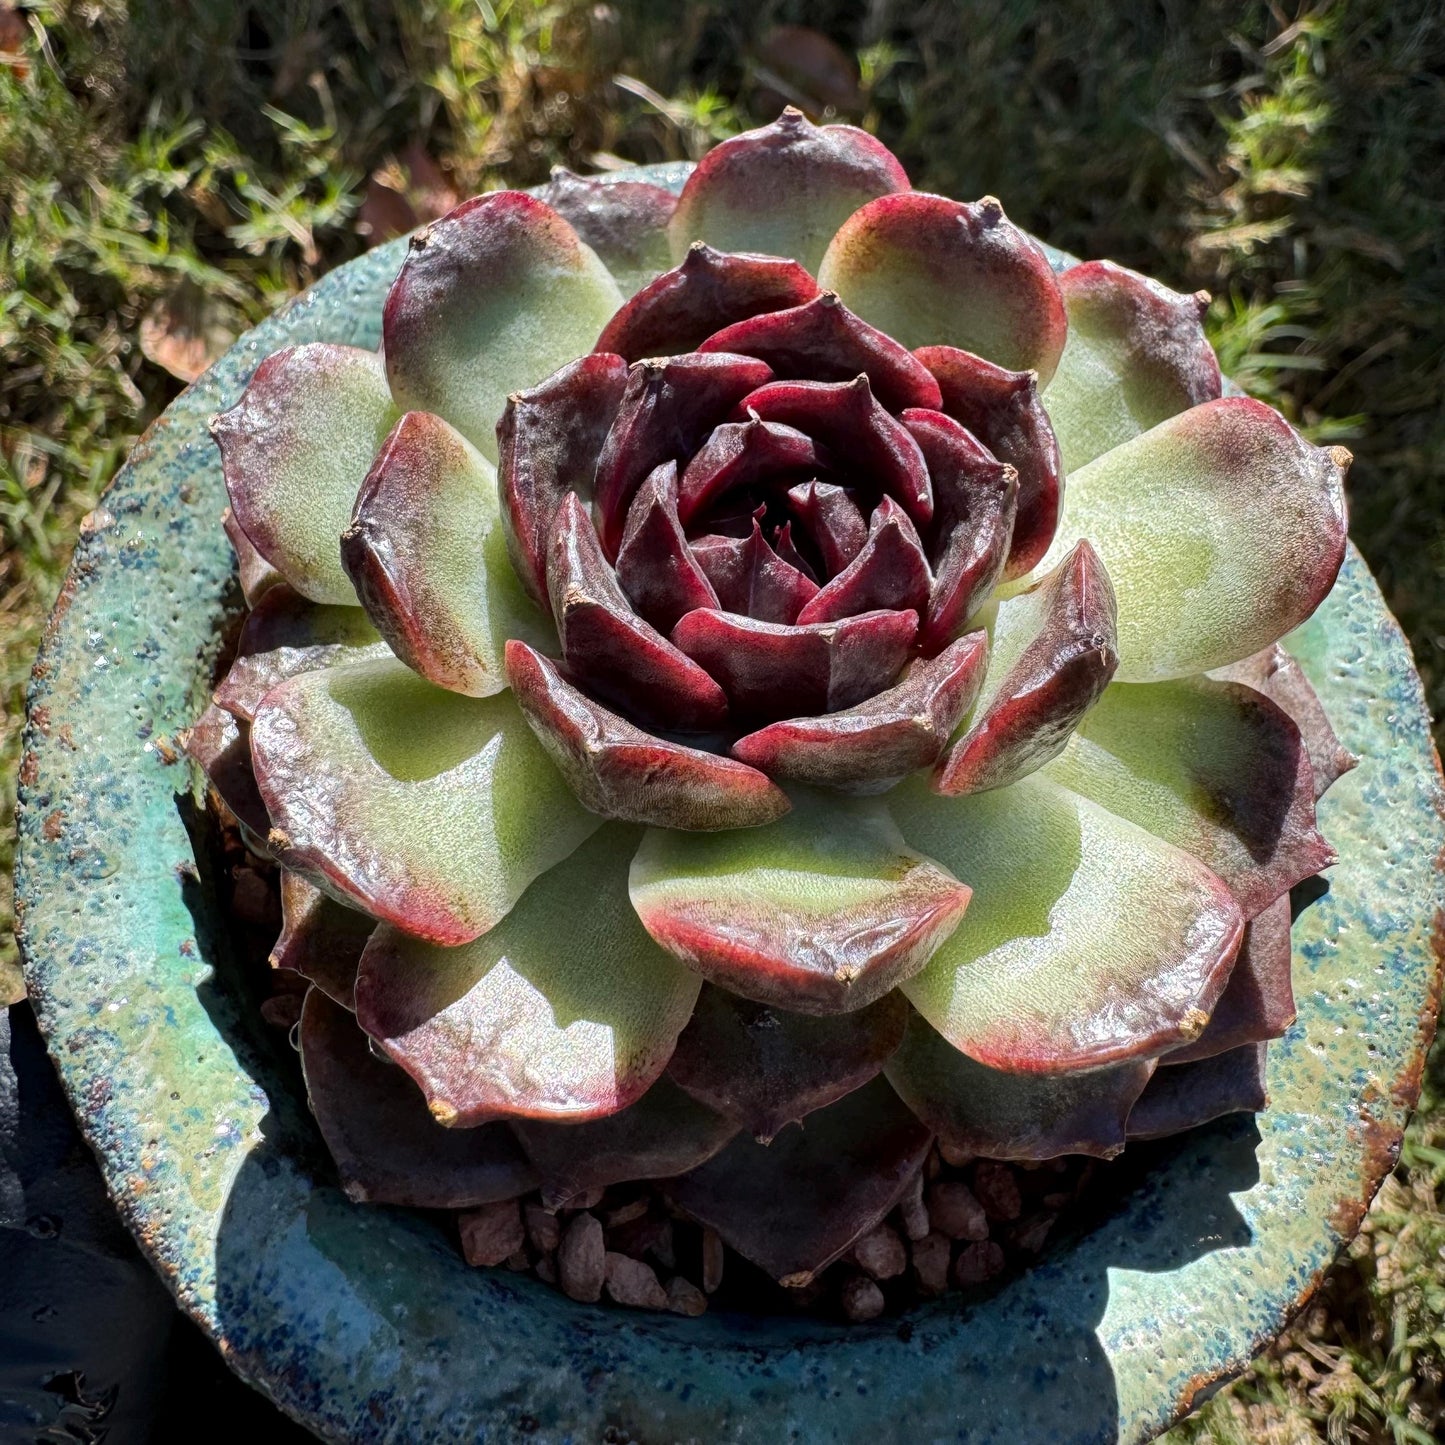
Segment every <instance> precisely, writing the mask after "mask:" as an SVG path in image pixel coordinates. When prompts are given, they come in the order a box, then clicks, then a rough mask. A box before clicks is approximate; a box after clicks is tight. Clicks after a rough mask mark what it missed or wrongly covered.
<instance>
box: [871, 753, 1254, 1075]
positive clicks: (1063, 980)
mask: <svg viewBox="0 0 1445 1445" xmlns="http://www.w3.org/2000/svg"><path fill="white" fill-rule="evenodd" d="M889 806H890V808H891V810H892V812H893V814H894V816H895V817H896V818H897V819H898V823H899V826H900V827H901V829H902V831H903V833H904V835H905V836H906V837H907V838H908V839H909V840H910V841H911V842H912V843H913V844H914V845H915V846H917V847H921V848H925V849H927V850H928V851H929V853H930V854H932V855H933V856H935V857H937V858H938V859H939V860H940V861H941V862H942V863H943V865H944V866H945V867H946V868H948V869H950V870H951V871H952V872H953V873H954V874H955V875H956V876H957V877H959V878H961V879H963V880H964V882H966V883H968V884H969V885H970V886H971V887H972V888H973V890H974V895H973V902H972V904H971V905H970V907H969V910H968V912H967V913H966V914H965V915H964V918H963V921H962V922H961V923H960V924H959V925H958V927H957V928H956V929H955V930H954V932H953V935H952V937H951V938H949V939H948V941H947V942H946V943H944V944H943V945H942V947H940V948H939V950H938V951H937V953H935V954H934V956H933V959H932V961H931V962H930V963H929V964H928V966H927V967H926V968H925V969H924V970H923V971H922V972H921V973H919V974H918V975H916V976H915V977H914V978H911V979H908V980H906V981H905V982H904V983H903V984H902V988H903V992H904V993H905V994H906V995H907V996H908V998H909V1000H910V1001H911V1002H912V1004H913V1006H914V1007H915V1008H916V1009H917V1010H918V1012H919V1013H921V1014H922V1015H923V1017H924V1018H925V1019H927V1020H928V1022H929V1023H930V1024H932V1025H933V1027H934V1028H935V1029H937V1030H938V1031H939V1032H940V1033H941V1034H943V1036H944V1037H945V1038H946V1039H948V1040H949V1042H950V1043H952V1044H953V1045H954V1047H955V1048H958V1049H962V1050H963V1052H964V1053H966V1054H968V1055H970V1056H971V1057H972V1058H975V1059H977V1060H978V1061H979V1062H980V1063H985V1064H988V1065H989V1066H990V1067H992V1068H998V1069H1014V1070H1019V1071H1023V1072H1044V1073H1047V1072H1053V1071H1062V1070H1067V1069H1076V1068H1086V1067H1090V1066H1093V1065H1099V1064H1106V1063H1112V1062H1115V1061H1117V1060H1121V1059H1125V1058H1132V1057H1139V1056H1143V1055H1147V1054H1150V1053H1158V1052H1160V1051H1161V1050H1162V1049H1165V1048H1168V1047H1169V1046H1171V1045H1172V1044H1177V1043H1183V1042H1188V1041H1189V1040H1191V1039H1193V1038H1195V1037H1196V1036H1197V1035H1198V1034H1199V1032H1200V1030H1201V1029H1202V1028H1203V1027H1204V1024H1205V1023H1206V1022H1207V1020H1208V1014H1209V1010H1210V1009H1212V1008H1213V1006H1214V1000H1215V998H1216V997H1217V996H1218V994H1219V992H1220V991H1221V990H1222V989H1223V987H1224V984H1225V982H1226V980H1227V978H1228V973H1229V966H1230V964H1231V963H1232V961H1233V958H1234V955H1235V952H1236V951H1237V949H1238V947H1239V942H1240V938H1241V936H1242V933H1243V928H1244V920H1243V917H1242V915H1241V913H1240V910H1239V907H1238V905H1237V904H1236V903H1235V902H1234V900H1233V898H1232V897H1231V896H1230V894H1229V892H1228V890H1227V889H1226V888H1225V886H1224V884H1223V883H1221V882H1220V880H1219V879H1218V878H1216V877H1215V876H1214V874H1213V873H1211V872H1210V871H1209V870H1208V869H1207V868H1206V867H1205V866H1204V865H1203V864H1202V863H1200V862H1199V861H1198V860H1196V859H1194V858H1192V857H1190V856H1189V855H1188V854H1186V853H1183V852H1181V851H1180V850H1179V849H1177V848H1174V847H1171V846H1170V845H1169V844H1167V843H1164V842H1162V841H1161V840H1159V839H1158V838H1155V837H1153V836H1151V835H1150V834H1148V833H1146V832H1145V831H1144V830H1143V829H1141V828H1136V827H1135V826H1134V825H1133V824H1132V823H1127V822H1125V821H1124V820H1123V819H1121V818H1116V817H1114V816H1113V815H1112V814H1110V813H1107V812H1105V811H1104V810H1103V809H1102V808H1099V807H1097V806H1096V805H1095V804H1093V803H1090V802H1088V801H1087V800H1085V799H1084V798H1081V797H1079V796H1077V795H1076V794H1074V793H1071V792H1068V791H1067V790H1066V789H1064V788H1061V787H1059V786H1058V784H1056V783H1053V782H1051V781H1049V780H1048V779H1047V778H1046V777H1044V776H1043V775H1041V774H1034V775H1032V776H1031V777H1028V778H1024V779H1023V780H1022V781H1021V782H1018V783H1015V784H1013V785H1012V786H1011V787H1007V788H1000V789H997V790H996V791H993V792H986V793H974V794H970V795H968V796H966V797H961V798H944V797H940V796H939V795H938V794H937V793H934V792H933V791H931V789H930V788H929V787H928V785H927V783H926V782H925V781H924V780H922V779H919V778H916V777H915V778H910V779H908V780H906V781H905V782H904V783H902V784H901V785H900V786H899V787H898V788H897V789H895V791H894V792H893V793H892V794H891V795H890V797H889Z"/></svg>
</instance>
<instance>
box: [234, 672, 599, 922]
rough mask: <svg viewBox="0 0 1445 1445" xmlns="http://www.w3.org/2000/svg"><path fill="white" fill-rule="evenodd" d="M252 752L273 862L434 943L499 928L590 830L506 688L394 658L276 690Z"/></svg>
mask: <svg viewBox="0 0 1445 1445" xmlns="http://www.w3.org/2000/svg"><path fill="white" fill-rule="evenodd" d="M251 753H252V758H253V760H254V762H255V766H256V779H257V783H258V785H259V787H260V789H261V794H262V797H263V798H264V799H265V800H266V807H267V810H268V811H269V813H270V815H271V823H272V827H273V831H272V843H273V846H274V847H275V848H276V850H277V852H278V853H279V854H280V856H281V857H282V859H283V861H285V862H286V863H287V864H288V866H291V867H296V868H298V869H300V870H301V871H302V872H304V873H307V874H309V875H311V876H313V877H314V878H316V879H317V880H319V881H321V882H323V883H324V884H325V885H326V886H327V887H328V888H329V889H330V890H331V891H334V892H336V893H338V894H339V895H340V896H341V897H343V898H346V899H349V900H350V901H352V902H354V903H356V904H357V905H359V906H360V907H361V908H363V909H364V910H365V911H367V912H369V913H372V914H374V915H375V916H376V917H378V918H381V919H384V920H386V921H388V922H392V923H396V924H397V925H398V926H400V927H402V928H404V929H406V930H407V931H408V932H409V933H415V934H417V935H419V936H421V937H423V938H429V939H432V940H433V941H435V942H438V943H452V944H456V943H465V942H467V941H468V940H470V939H472V938H475V937H476V936H477V935H478V934H480V933H484V932H485V931H486V930H487V929H489V928H492V927H493V926H495V925H496V924H497V923H498V922H499V921H500V920H501V919H502V918H504V917H505V916H506V914H507V913H508V911H509V910H510V909H511V907H512V905H513V904H514V903H515V902H516V901H517V899H518V898H520V897H521V895H522V893H523V891H524V890H525V889H526V887H527V885H528V884H529V883H531V881H532V880H533V879H534V878H536V877H538V876H539V875H540V874H542V873H544V872H546V871H547V869H548V868H550V867H552V866H553V865H554V864H556V863H559V862H561V860H562V859H563V858H565V857H567V855H568V854H569V853H571V852H572V850H573V849H574V848H576V847H577V845H578V844H579V843H581V842H582V840H583V839H584V838H587V837H589V836H590V835H591V834H592V833H593V832H595V831H596V829H597V828H598V827H599V826H600V824H601V820H600V819H598V818H597V817H595V816H594V815H593V814H591V813H589V812H587V811H586V809H584V808H583V807H582V806H581V804H580V803H578V802H577V800H576V799H575V798H574V797H573V795H572V791H571V789H570V788H568V786H567V784H566V783H565V782H564V781H563V780H562V777H561V775H560V774H559V773H558V772H557V770H556V768H555V767H553V765H552V763H551V761H550V760H549V759H548V757H547V755H546V753H544V752H543V751H542V747H541V745H540V744H539V743H538V742H537V740H536V738H535V737H533V735H532V730H531V728H530V727H528V725H527V721H526V719H525V718H524V717H523V716H522V714H521V712H520V711H519V710H518V708H517V705H516V703H515V702H513V701H512V697H511V694H510V693H499V694H498V695H497V696H495V697H490V698H469V697H463V696H461V695H460V694H458V693H452V692H446V691H444V690H443V689H441V688H438V687H434V686H433V685H432V684H431V683H428V682H426V681H424V680H423V679H422V678H419V677H418V676H417V675H416V674H415V673H414V672H412V671H411V669H410V668H408V667H407V666H406V665H405V664H403V663H401V662H396V661H391V660H385V661H377V662H363V663H355V664H351V665H348V666H345V667H336V668H331V669H328V670H326V671H322V672H308V673H304V674H303V675H301V676H300V677H296V678H292V679H291V680H290V681H288V682H285V683H282V684H281V686H280V687H278V688H276V689H274V690H273V691H272V692H270V693H268V694H267V696H266V698H265V700H264V701H263V703H262V705H261V707H260V708H259V710H258V711H257V714H256V718H255V721H254V722H253V723H252V725H251Z"/></svg>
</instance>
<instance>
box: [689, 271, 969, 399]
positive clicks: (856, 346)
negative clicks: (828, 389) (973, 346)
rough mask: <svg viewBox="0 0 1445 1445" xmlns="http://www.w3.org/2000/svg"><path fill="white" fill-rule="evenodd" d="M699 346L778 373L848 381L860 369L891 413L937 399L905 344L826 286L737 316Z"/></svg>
mask: <svg viewBox="0 0 1445 1445" xmlns="http://www.w3.org/2000/svg"><path fill="white" fill-rule="evenodd" d="M701 349H702V350H703V351H731V352H735V353H737V354H739V355H742V356H756V357H757V358H758V360H759V361H765V362H767V364H768V365H769V366H771V367H772V368H773V370H774V371H775V372H777V374H778V375H779V376H801V377H809V378H811V379H812V380H814V381H852V380H853V378H854V377H855V376H857V375H859V374H860V373H863V374H865V375H866V376H867V377H868V382H869V384H870V385H871V386H872V388H873V395H874V396H876V397H877V398H878V400H879V403H880V404H881V405H883V406H885V407H887V408H888V410H889V411H892V412H900V411H902V410H903V409H904V408H905V407H911V406H927V407H937V406H940V405H941V404H942V401H943V394H942V392H940V391H939V388H938V382H937V381H935V380H934V378H933V375H932V373H931V372H930V371H929V370H928V368H927V367H926V366H925V365H924V364H923V363H922V362H921V361H919V360H918V359H917V358H916V357H915V356H914V355H913V354H912V353H911V352H910V351H909V350H908V349H907V347H904V346H900V345H899V344H898V342H896V341H894V339H893V338H892V337H891V336H886V335H884V333H883V332H881V331H879V330H878V329H877V328H876V327H873V326H869V325H868V323H867V322H866V321H864V320H863V319H862V318H861V317H859V316H855V315H854V314H853V313H852V312H851V311H850V310H849V309H848V308H847V307H846V306H844V305H843V303H842V302H841V301H840V300H839V299H838V297H837V295H836V293H834V292H832V291H824V292H823V293H822V294H821V295H817V296H815V297H814V298H813V299H812V300H810V301H805V303H804V304H803V305H801V306H794V307H790V308H789V309H787V310H781V309H774V310H772V311H769V312H767V313H766V314H764V315H760V316H754V317H752V318H750V319H749V320H747V321H739V322H737V323H736V324H735V325H732V326H729V327H727V328H726V329H725V330H722V331H719V332H717V333H716V334H715V335H713V336H710V337H709V338H708V339H707V340H706V341H705V342H704V343H703V345H702V348H701Z"/></svg>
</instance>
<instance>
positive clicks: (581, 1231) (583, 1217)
mask: <svg viewBox="0 0 1445 1445" xmlns="http://www.w3.org/2000/svg"><path fill="white" fill-rule="evenodd" d="M606 1270H607V1248H606V1246H605V1245H604V1244H603V1242H602V1221H601V1220H600V1219H598V1218H597V1216H596V1215H594V1214H586V1213H583V1214H579V1215H576V1216H575V1217H574V1218H573V1219H572V1220H571V1221H569V1223H568V1225H567V1229H566V1232H565V1233H564V1234H563V1235H562V1243H561V1245H560V1247H559V1248H558V1250H557V1274H558V1277H559V1278H560V1279H561V1281H562V1290H563V1292H564V1293H565V1294H567V1295H569V1296H571V1298H572V1299H575V1300H581V1301H582V1302H583V1303H584V1304H591V1303H592V1302H593V1301H594V1300H599V1299H601V1298H602V1281H603V1279H604V1278H605V1277H606Z"/></svg>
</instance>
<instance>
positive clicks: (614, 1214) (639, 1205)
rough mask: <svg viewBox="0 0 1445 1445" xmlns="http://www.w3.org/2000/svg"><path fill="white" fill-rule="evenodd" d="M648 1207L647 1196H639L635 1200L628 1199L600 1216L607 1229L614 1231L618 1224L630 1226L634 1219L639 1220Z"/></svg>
mask: <svg viewBox="0 0 1445 1445" xmlns="http://www.w3.org/2000/svg"><path fill="white" fill-rule="evenodd" d="M648 1205H649V1200H648V1198H647V1196H646V1195H645V1194H642V1195H639V1196H638V1197H637V1198H636V1199H629V1200H627V1201H626V1202H625V1203H623V1204H619V1205H617V1207H616V1208H614V1209H609V1210H608V1211H607V1213H606V1214H604V1215H603V1216H602V1223H603V1224H604V1225H605V1226H606V1227H607V1228H608V1229H616V1228H617V1226H618V1225H619V1224H631V1223H632V1221H633V1220H634V1219H641V1218H642V1216H643V1215H644V1214H646V1213H647V1210H648Z"/></svg>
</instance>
